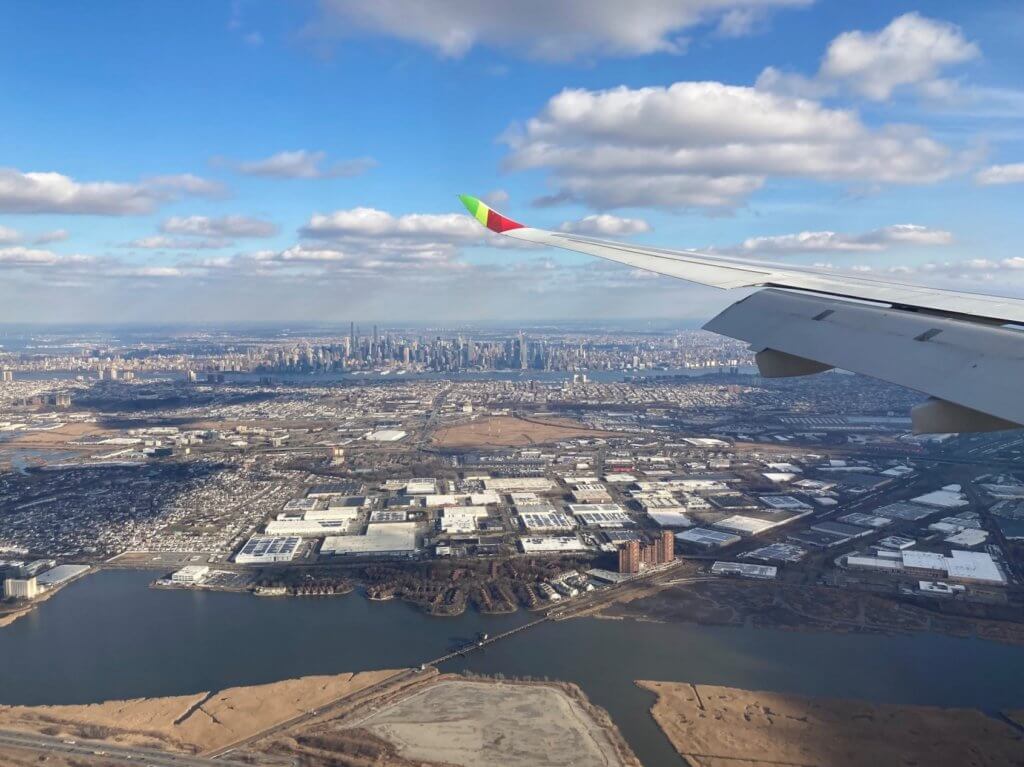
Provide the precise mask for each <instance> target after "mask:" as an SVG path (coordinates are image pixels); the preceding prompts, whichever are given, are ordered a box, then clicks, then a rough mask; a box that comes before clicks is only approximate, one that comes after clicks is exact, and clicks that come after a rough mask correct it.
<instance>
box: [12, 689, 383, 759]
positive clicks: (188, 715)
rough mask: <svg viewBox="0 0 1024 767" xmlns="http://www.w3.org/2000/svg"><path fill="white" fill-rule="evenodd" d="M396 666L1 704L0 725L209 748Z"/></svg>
mask: <svg viewBox="0 0 1024 767" xmlns="http://www.w3.org/2000/svg"><path fill="white" fill-rule="evenodd" d="M395 673H397V672H396V671H387V670H385V671H366V672H362V673H359V674H338V675H335V676H309V677H302V678H300V679H289V680H286V681H283V682H275V683H273V684H264V685H256V686H253V687H232V688H230V689H227V690H221V691H220V692H214V693H206V692H200V693H195V694H193V695H180V696H175V697H167V698H137V699H134V700H118V701H107V702H105V703H96V704H92V705H83V706H2V707H0V728H2V729H9V730H27V731H31V732H42V733H43V734H46V735H58V736H62V737H63V736H68V737H77V738H89V739H95V740H108V741H110V742H113V743H119V744H123V745H138V746H151V747H154V748H170V749H174V750H181V751H186V752H191V753H195V752H202V751H210V750H214V749H218V748H223V747H224V746H227V745H230V744H232V743H235V742H236V741H238V740H241V739H244V738H247V737H249V736H251V735H254V734H256V733H258V732H262V731H263V730H266V729H268V728H269V727H272V726H273V725H275V724H278V723H280V722H283V721H287V720H289V719H291V718H293V717H295V716H298V715H300V714H302V713H304V712H306V711H309V710H310V709H316V708H318V707H320V706H323V705H325V704H327V703H329V702H331V701H333V700H335V699H337V698H340V697H342V696H344V695H349V694H351V693H353V692H356V691H358V690H362V689H364V688H366V687H369V686H371V685H374V684H376V683H377V682H379V681H381V680H383V679H385V678H387V677H389V676H391V675H393V674H395Z"/></svg>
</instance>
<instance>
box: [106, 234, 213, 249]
mask: <svg viewBox="0 0 1024 767" xmlns="http://www.w3.org/2000/svg"><path fill="white" fill-rule="evenodd" d="M230 244H231V241H230V240H226V239H220V238H205V239H200V238H195V239H192V238H188V237H165V236H163V235H159V234H158V235H153V236H152V237H141V238H139V239H137V240H132V241H131V242H129V243H126V247H129V248H143V249H145V250H216V249H218V248H226V247H227V246H229V245H230Z"/></svg>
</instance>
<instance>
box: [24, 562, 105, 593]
mask: <svg viewBox="0 0 1024 767" xmlns="http://www.w3.org/2000/svg"><path fill="white" fill-rule="evenodd" d="M90 569H92V568H90V567H89V565H57V567H54V568H53V569H51V570H47V571H46V572H45V573H42V574H40V575H39V576H38V577H37V578H36V581H37V582H38V583H39V588H41V589H52V588H54V587H55V586H61V585H63V584H65V583H67V582H68V581H70V580H71V579H72V578H77V577H78V576H79V575H81V574H82V573H86V572H88V571H89V570H90Z"/></svg>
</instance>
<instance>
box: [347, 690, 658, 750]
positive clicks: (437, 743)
mask: <svg viewBox="0 0 1024 767" xmlns="http://www.w3.org/2000/svg"><path fill="white" fill-rule="evenodd" d="M609 724H610V723H601V722H598V721H597V720H596V719H595V718H594V717H593V716H592V715H591V712H590V711H588V710H587V706H586V705H585V704H584V703H582V702H581V701H579V700H576V699H575V697H573V696H572V695H570V694H569V692H568V691H567V690H564V689H562V688H561V687H558V686H554V685H546V684H525V683H507V682H498V681H492V680H486V681H470V680H461V679H443V680H441V681H438V682H436V683H434V684H432V685H430V686H428V687H427V688H426V689H424V690H421V691H420V692H417V693H416V694H414V695H411V696H409V697H407V698H404V699H402V700H399V701H398V702H397V703H395V704H393V705H391V706H387V707H385V708H382V709H380V710H379V711H376V712H375V713H373V714H371V715H370V716H369V717H368V718H366V719H363V720H362V721H361V722H359V723H358V726H359V727H361V728H364V729H366V730H368V731H369V732H371V733H373V734H374V735H377V736H378V737H380V738H382V739H383V740H385V741H388V742H390V743H391V744H393V745H394V746H395V747H396V748H397V750H398V753H399V755H401V757H402V758H404V759H407V760H409V761H412V762H416V763H419V762H421V761H425V762H431V763H443V764H452V765H464V766H465V767H561V766H562V765H568V764H571V765H575V767H613V766H622V767H625V766H626V765H637V764H638V763H637V762H636V761H635V757H633V756H632V754H631V753H629V754H623V753H622V749H621V748H617V747H616V743H615V740H613V738H614V733H611V732H609V731H608V726H609Z"/></svg>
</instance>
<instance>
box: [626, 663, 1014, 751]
mask: <svg viewBox="0 0 1024 767" xmlns="http://www.w3.org/2000/svg"><path fill="white" fill-rule="evenodd" d="M637 684H639V685H640V686H641V687H643V688H645V689H648V690H651V691H652V692H654V693H656V694H657V695H658V701H657V703H655V705H654V707H653V708H652V710H651V713H652V715H653V716H654V719H655V721H657V722H658V724H659V725H660V726H661V728H662V730H664V732H665V734H666V735H667V736H668V738H669V740H670V741H672V744H673V745H674V746H675V748H676V750H677V751H679V753H680V754H682V755H683V757H684V758H685V759H686V761H687V762H688V763H689V764H690V765H693V767H735V766H736V765H738V764H742V765H744V767H762V766H763V767H767V766H768V765H773V766H777V765H800V766H807V767H819V766H820V767H863V765H879V766H880V767H881V765H886V766H887V767H888V765H893V766H894V767H911V766H912V765H928V766H929V767H947V766H948V767H996V766H997V765H999V766H1000V767H1002V766H1003V765H1020V764H1024V736H1022V735H1021V734H1020V733H1019V732H1018V731H1016V730H1014V729H1013V728H1012V727H1010V726H1009V725H1007V724H1005V723H1004V722H1001V721H999V720H998V719H996V718H994V717H990V716H987V715H985V714H983V713H982V712H980V711H976V710H973V709H957V708H951V709H943V708H934V707H931V706H894V705H880V704H873V703H866V702H862V701H852V700H837V699H830V698H803V697H799V696H796V695H781V694H778V693H768V692H749V691H747V690H737V689H734V688H731V687H715V686H711V685H692V684H686V683H682V682H637Z"/></svg>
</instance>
